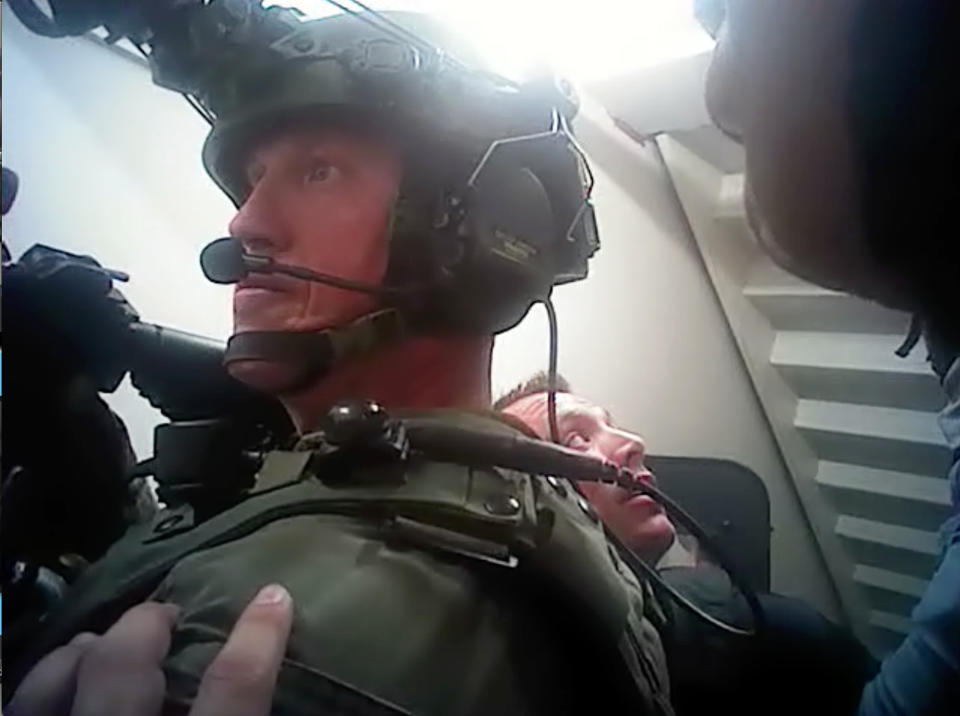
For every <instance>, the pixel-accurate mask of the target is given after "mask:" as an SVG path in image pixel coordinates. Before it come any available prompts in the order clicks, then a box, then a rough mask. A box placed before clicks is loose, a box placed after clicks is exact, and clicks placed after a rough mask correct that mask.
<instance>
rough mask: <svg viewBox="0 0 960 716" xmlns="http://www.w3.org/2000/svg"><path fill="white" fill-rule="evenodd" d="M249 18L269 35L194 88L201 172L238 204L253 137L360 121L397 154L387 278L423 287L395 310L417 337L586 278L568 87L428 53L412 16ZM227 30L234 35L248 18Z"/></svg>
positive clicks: (590, 242) (428, 30)
mask: <svg viewBox="0 0 960 716" xmlns="http://www.w3.org/2000/svg"><path fill="white" fill-rule="evenodd" d="M248 10H250V11H251V12H254V13H256V12H257V10H255V9H249V8H248ZM260 12H262V13H264V14H265V15H266V14H269V13H271V12H272V13H274V16H273V18H272V19H273V20H274V22H273V25H272V27H273V28H275V29H274V30H273V32H272V33H271V36H270V37H269V38H267V40H268V41H267V42H263V41H262V40H261V41H260V42H259V43H258V44H257V45H255V47H256V51H250V45H249V44H248V43H244V46H243V51H242V52H241V51H240V47H241V45H240V43H237V44H236V48H235V49H234V50H233V51H231V50H230V45H229V44H227V45H225V47H226V48H227V51H221V52H220V53H219V56H218V61H217V62H215V63H208V65H207V73H206V77H205V78H204V81H203V82H202V86H203V91H202V93H200V99H201V101H202V103H203V105H204V106H205V107H207V108H208V109H209V110H210V111H211V113H212V115H213V116H214V118H215V119H214V124H213V129H212V131H211V132H210V135H209V137H208V138H207V141H206V143H205V145H204V149H203V161H204V166H205V167H206V169H207V171H208V172H209V173H210V175H211V177H213V179H214V181H216V183H217V184H218V185H219V186H220V187H221V188H222V189H223V190H224V192H225V193H226V194H227V195H228V196H229V197H230V198H231V199H232V200H233V202H234V203H235V204H237V205H239V204H241V203H242V202H243V200H244V196H245V187H244V185H245V179H244V177H243V172H242V166H243V159H244V152H245V151H249V150H250V148H251V146H252V144H253V143H254V142H255V141H256V140H257V139H258V138H259V137H262V136H263V135H264V134H266V133H275V132H277V131H280V130H282V129H284V128H287V127H290V126H296V125H299V124H301V123H317V122H333V123H336V122H349V123H350V124H351V125H354V124H356V123H357V122H362V123H364V124H365V125H368V126H371V127H375V128H378V129H380V130H381V131H383V132H384V133H386V134H388V135H390V136H391V137H392V138H394V139H396V140H397V141H398V142H399V144H400V147H401V151H402V153H403V158H404V161H405V166H404V177H403V180H402V184H401V187H400V192H399V196H398V198H397V201H396V205H395V207H394V212H393V223H392V227H391V239H390V240H391V246H390V262H389V268H388V271H387V275H386V277H385V279H384V282H385V283H386V284H389V285H423V286H427V287H428V288H427V289H426V290H425V291H424V292H422V293H420V294H419V295H417V297H416V298H414V299H406V302H405V305H403V306H401V308H402V309H403V311H404V312H405V313H406V318H407V320H408V322H410V323H411V324H412V325H413V326H415V329H416V330H442V331H449V330H469V331H482V332H498V331H502V330H505V329H507V328H510V327H512V326H513V325H515V324H516V323H517V322H518V321H519V320H520V319H521V318H522V317H523V315H524V314H525V313H526V311H527V309H528V308H529V307H530V305H531V304H532V303H533V302H534V301H536V300H538V299H542V298H544V297H546V296H547V295H548V294H549V291H550V288H551V287H552V286H553V284H554V283H558V282H564V281H568V280H574V279H578V278H582V277H584V276H585V275H586V271H587V266H586V263H587V259H588V258H589V256H590V255H592V254H593V252H594V251H595V250H596V248H597V239H596V231H595V225H594V220H593V214H592V210H591V209H590V206H589V203H588V201H587V199H588V194H589V181H590V179H589V170H588V169H587V168H586V164H585V161H584V159H583V156H582V154H581V153H580V152H579V150H577V148H576V146H575V144H574V143H573V142H572V139H571V135H570V133H569V131H568V129H567V122H568V120H569V119H570V118H572V116H573V114H574V113H575V111H576V100H575V98H574V97H573V94H572V90H571V89H570V87H569V85H568V84H565V83H562V84H558V85H552V84H549V83H545V82H542V81H541V82H538V83H531V84H529V85H526V86H518V85H516V84H515V83H512V82H509V81H507V80H505V79H504V78H500V77H497V76H495V75H493V74H491V73H488V72H486V71H485V70H483V69H471V68H469V67H467V66H465V65H464V64H463V63H462V62H461V61H460V60H458V59H455V58H453V57H452V56H450V55H448V54H446V53H445V52H444V51H443V50H442V49H439V48H438V46H437V45H440V46H443V44H444V43H447V44H449V41H450V33H449V31H447V30H445V29H444V28H442V27H441V26H440V25H439V23H437V22H436V21H434V20H432V19H431V18H429V17H427V16H424V15H420V14H415V13H389V14H387V15H383V14H379V13H378V14H376V15H375V16H374V17H375V18H376V20H372V18H371V16H369V15H353V14H342V15H336V16H333V17H328V18H325V19H321V20H311V21H306V22H301V21H299V20H298V19H296V18H294V17H293V16H291V15H280V14H279V13H278V12H277V9H276V8H271V9H270V10H260ZM284 12H288V11H284ZM211 21H212V17H211ZM233 22H234V25H233V27H234V30H233V31H234V32H236V28H237V27H238V26H240V25H241V24H242V23H243V22H247V20H242V19H241V18H234V20H233ZM386 23H389V24H386ZM393 28H413V29H414V32H415V34H413V33H410V32H409V31H408V30H405V29H400V30H396V31H394V32H391V30H392V29H393ZM221 34H224V35H225V34H227V32H226V31H221ZM238 34H239V36H240V37H241V38H243V39H246V38H244V35H243V33H242V32H241V33H238ZM434 42H435V43H437V44H431V43H434ZM458 49H460V50H461V52H462V45H461V46H460V47H459V48H458ZM438 157H442V159H440V160H438V159H437V158H438Z"/></svg>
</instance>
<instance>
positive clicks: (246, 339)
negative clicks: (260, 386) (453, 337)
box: [223, 308, 408, 392]
mask: <svg viewBox="0 0 960 716" xmlns="http://www.w3.org/2000/svg"><path fill="white" fill-rule="evenodd" d="M407 332H408V331H407V325H406V321H404V319H403V316H402V315H401V313H400V311H399V310H398V309H396V308H388V309H385V310H382V311H377V312H376V313H371V314H368V315H366V316H362V317H360V318H358V319H357V320H355V321H353V322H352V323H349V324H348V325H346V326H342V327H338V328H330V329H327V330H323V331H298V332H293V331H248V332H244V333H238V334H236V335H234V336H232V337H231V338H230V340H229V341H228V342H227V349H226V352H225V353H224V357H223V363H224V365H226V366H229V365H230V364H231V363H236V362H239V361H264V362H271V363H283V364H285V365H288V366H294V367H295V368H296V372H295V376H294V378H293V379H292V381H291V383H290V385H289V386H288V387H286V388H285V392H286V391H296V390H301V389H303V388H305V387H307V386H308V385H310V384H312V383H314V382H316V381H317V380H319V379H321V378H323V377H324V376H326V375H328V374H329V373H330V371H331V370H333V368H335V367H336V366H337V365H339V364H340V363H342V362H345V361H350V360H356V359H358V358H361V357H363V356H367V355H370V354H371V353H374V352H376V351H378V350H380V349H382V348H383V347H384V346H386V345H389V344H391V343H396V342H397V341H399V340H400V339H401V338H402V337H403V336H405V335H407Z"/></svg>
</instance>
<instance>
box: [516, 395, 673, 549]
mask: <svg viewBox="0 0 960 716" xmlns="http://www.w3.org/2000/svg"><path fill="white" fill-rule="evenodd" d="M503 412H504V413H507V414H509V415H512V416H514V417H515V418H519V419H520V420H522V421H523V422H524V423H525V424H526V425H527V426H528V427H529V428H530V429H531V430H533V431H534V432H535V433H536V434H537V435H538V436H539V437H540V438H541V439H543V440H548V439H549V437H550V424H549V419H548V417H547V395H546V393H536V394H534V395H529V396H527V397H525V398H521V399H520V400H518V401H516V402H515V403H513V404H512V405H509V406H507V407H506V408H504V409H503ZM557 427H558V429H559V433H560V441H561V442H562V443H563V444H564V445H566V446H567V447H570V448H573V449H574V450H580V451H582V452H585V453H587V454H589V455H592V456H594V457H596V458H597V459H598V460H602V461H604V462H609V463H613V464H614V465H617V466H618V467H624V468H627V469H629V470H631V471H633V472H634V473H635V474H636V475H637V479H638V480H642V481H649V480H652V479H653V475H651V473H650V471H649V470H647V468H646V467H645V466H644V463H643V460H644V455H645V446H644V444H643V439H642V438H641V437H640V436H639V435H635V434H634V433H630V432H627V431H626V430H620V429H619V428H617V427H615V426H614V425H613V421H612V420H611V418H610V414H609V413H608V412H607V411H606V410H604V409H603V408H601V407H599V406H597V405H594V404H593V403H591V402H590V401H588V400H584V399H583V398H580V397H578V396H576V395H572V394H571V393H557ZM580 488H581V489H582V490H583V493H584V494H585V495H586V496H587V498H588V499H589V500H590V502H591V504H593V506H594V509H596V511H597V514H599V515H600V518H601V519H602V520H603V521H604V523H606V525H607V526H608V527H609V528H610V529H611V530H613V532H614V533H615V534H616V535H617V536H618V537H619V538H620V539H621V540H623V541H624V543H625V544H627V545H628V546H629V547H630V548H631V549H633V550H634V551H635V552H636V553H637V554H639V555H640V556H641V557H643V558H644V559H646V560H648V561H650V562H655V561H657V560H658V559H659V558H660V557H661V556H662V555H663V553H664V552H666V550H667V548H669V547H670V544H671V543H672V542H673V538H674V528H673V525H672V524H671V523H670V520H669V519H668V518H667V516H666V515H665V514H664V513H663V509H662V508H661V507H660V506H659V505H658V504H657V503H656V502H654V501H653V500H651V499H650V498H649V497H646V496H645V495H638V496H635V497H632V498H631V497H630V495H629V493H628V492H627V491H626V490H623V489H621V488H619V487H616V486H614V485H605V484H598V483H594V482H581V483H580Z"/></svg>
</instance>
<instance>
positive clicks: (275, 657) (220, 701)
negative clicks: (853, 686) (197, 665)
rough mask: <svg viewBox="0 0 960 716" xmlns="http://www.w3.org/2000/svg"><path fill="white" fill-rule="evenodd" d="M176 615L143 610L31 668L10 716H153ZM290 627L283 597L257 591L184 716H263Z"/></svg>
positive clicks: (279, 592) (166, 607)
mask: <svg viewBox="0 0 960 716" xmlns="http://www.w3.org/2000/svg"><path fill="white" fill-rule="evenodd" d="M177 615H178V609H177V607H176V606H175V605H172V604H159V603H156V602H146V603H144V604H140V605H138V606H136V607H134V608H132V609H130V610H129V611H128V612H127V613H126V614H124V615H123V616H122V617H120V619H119V620H118V621H117V623H116V624H114V625H113V626H112V627H111V628H110V629H109V630H108V631H107V633H106V634H103V635H102V636H98V635H95V634H89V633H86V634H79V635H78V636H77V637H75V638H74V639H73V641H71V642H70V643H69V644H67V645H66V646H62V647H60V648H59V649H57V650H56V651H53V652H51V653H50V654H48V655H47V656H46V657H45V658H44V659H43V660H42V661H40V663H38V664H37V665H36V666H35V667H34V668H33V670H32V671H31V672H30V673H29V674H28V675H27V677H26V678H25V679H24V681H23V683H22V684H21V685H20V688H19V689H18V690H17V693H16V694H14V697H13V701H12V702H11V703H10V707H9V708H8V709H7V714H8V716H104V715H105V714H110V716H159V714H160V713H161V709H162V708H163V699H164V692H165V690H166V682H165V679H164V675H163V671H162V669H161V664H162V662H163V658H164V657H165V656H166V654H167V651H168V650H169V649H170V637H171V632H172V631H173V627H174V624H175V623H176V620H177ZM292 621H293V602H292V600H291V598H290V595H289V594H288V593H287V591H286V590H285V589H283V588H279V587H275V586H272V587H266V588H264V589H262V590H261V591H260V593H259V594H258V595H257V597H256V598H255V599H254V600H253V601H252V602H251V603H250V604H249V605H248V606H247V608H246V609H245V610H244V612H243V614H241V615H240V618H239V619H238V620H237V623H236V624H235V625H234V627H233V631H232V632H231V633H230V638H229V639H228V640H227V643H226V644H225V645H224V647H223V649H221V650H220V653H219V654H218V655H217V657H216V658H215V659H214V660H213V661H212V662H211V663H210V666H209V667H208V668H207V671H206V673H205V674H204V676H203V680H202V681H201V682H200V688H199V690H198V692H197V697H196V700H195V701H194V704H193V708H191V709H190V716H227V715H229V716H268V714H269V713H270V704H271V702H272V700H273V689H274V686H275V684H276V679H277V672H278V671H279V670H280V664H281V662H282V661H283V654H284V651H285V649H286V644H287V637H288V636H289V634H290V625H291V623H292Z"/></svg>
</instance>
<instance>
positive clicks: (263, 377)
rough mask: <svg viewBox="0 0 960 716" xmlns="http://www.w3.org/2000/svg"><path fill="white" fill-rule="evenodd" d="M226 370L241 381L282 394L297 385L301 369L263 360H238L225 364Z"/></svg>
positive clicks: (257, 388)
mask: <svg viewBox="0 0 960 716" xmlns="http://www.w3.org/2000/svg"><path fill="white" fill-rule="evenodd" d="M227 372H228V373H230V375H231V376H233V377H234V378H236V379H237V380H239V381H240V382H241V383H243V384H245V385H248V386H250V387H251V388H253V389H254V390H256V391H259V392H261V393H267V394H269V395H277V396H279V395H284V394H286V393H289V392H290V391H292V390H293V389H294V388H295V387H297V386H298V384H299V383H300V379H301V369H300V368H298V367H297V366H294V365H291V364H288V363H282V362H275V361H265V360H239V361H233V362H231V363H230V364H229V365H228V366H227Z"/></svg>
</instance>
